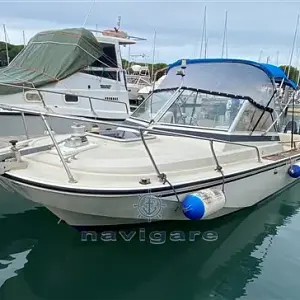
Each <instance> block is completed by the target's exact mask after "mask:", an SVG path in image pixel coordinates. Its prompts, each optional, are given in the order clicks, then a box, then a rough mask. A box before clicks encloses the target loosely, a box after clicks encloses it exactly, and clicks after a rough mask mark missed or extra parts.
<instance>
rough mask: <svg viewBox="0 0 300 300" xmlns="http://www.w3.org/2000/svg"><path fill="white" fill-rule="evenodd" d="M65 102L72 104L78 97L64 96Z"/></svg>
mask: <svg viewBox="0 0 300 300" xmlns="http://www.w3.org/2000/svg"><path fill="white" fill-rule="evenodd" d="M65 101H66V102H73V103H74V102H78V96H76V95H69V94H66V95H65Z"/></svg>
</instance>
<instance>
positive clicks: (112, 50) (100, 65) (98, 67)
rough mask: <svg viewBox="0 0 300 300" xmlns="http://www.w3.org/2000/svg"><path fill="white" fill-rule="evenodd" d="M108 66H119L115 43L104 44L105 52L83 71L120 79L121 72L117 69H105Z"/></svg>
mask: <svg viewBox="0 0 300 300" xmlns="http://www.w3.org/2000/svg"><path fill="white" fill-rule="evenodd" d="M107 68H118V61H117V54H116V47H115V45H113V44H111V45H104V47H103V53H102V55H101V56H100V57H98V59H97V60H96V61H95V62H94V63H93V64H91V65H90V66H89V67H88V68H86V69H85V70H83V71H82V72H83V73H86V74H90V75H94V76H98V77H103V78H108V79H112V80H118V81H120V80H121V78H120V72H117V70H105V69H107Z"/></svg>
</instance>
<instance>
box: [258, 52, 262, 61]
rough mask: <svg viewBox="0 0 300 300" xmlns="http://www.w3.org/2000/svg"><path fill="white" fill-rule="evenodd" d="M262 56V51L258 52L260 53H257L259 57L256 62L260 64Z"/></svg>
mask: <svg viewBox="0 0 300 300" xmlns="http://www.w3.org/2000/svg"><path fill="white" fill-rule="evenodd" d="M262 54H263V51H262V50H260V52H259V57H258V62H260V61H261V57H262Z"/></svg>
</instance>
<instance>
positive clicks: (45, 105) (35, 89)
mask: <svg viewBox="0 0 300 300" xmlns="http://www.w3.org/2000/svg"><path fill="white" fill-rule="evenodd" d="M0 85H4V86H9V87H15V88H20V89H22V90H23V91H24V90H32V91H37V92H38V93H39V94H40V98H41V101H42V104H43V106H44V107H45V108H46V109H49V107H48V106H47V104H46V103H45V101H44V99H43V97H42V95H41V93H50V94H58V95H66V94H70V93H63V92H58V91H53V90H46V89H39V88H34V87H25V86H19V85H14V84H9V83H1V84H0ZM71 95H74V96H77V97H81V98H84V99H88V101H89V105H90V109H91V111H92V113H93V114H94V115H95V114H96V112H95V110H94V108H93V105H92V100H97V101H103V102H109V103H116V104H121V105H123V106H125V111H126V113H127V114H129V111H130V110H129V108H128V105H127V103H125V102H123V101H111V100H107V99H103V98H98V97H91V96H86V95H80V94H77V93H76V94H74V93H73V94H71ZM96 115H97V114H96Z"/></svg>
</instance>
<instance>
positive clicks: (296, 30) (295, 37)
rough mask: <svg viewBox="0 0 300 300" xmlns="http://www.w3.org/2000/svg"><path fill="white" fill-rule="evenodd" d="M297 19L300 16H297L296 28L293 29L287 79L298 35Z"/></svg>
mask: <svg viewBox="0 0 300 300" xmlns="http://www.w3.org/2000/svg"><path fill="white" fill-rule="evenodd" d="M299 17H300V15H298V16H297V23H296V28H295V34H294V39H293V46H292V51H291V56H290V62H289V67H288V73H287V78H289V76H290V70H291V65H292V60H293V55H294V50H295V44H296V40H297V34H298V26H299Z"/></svg>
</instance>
